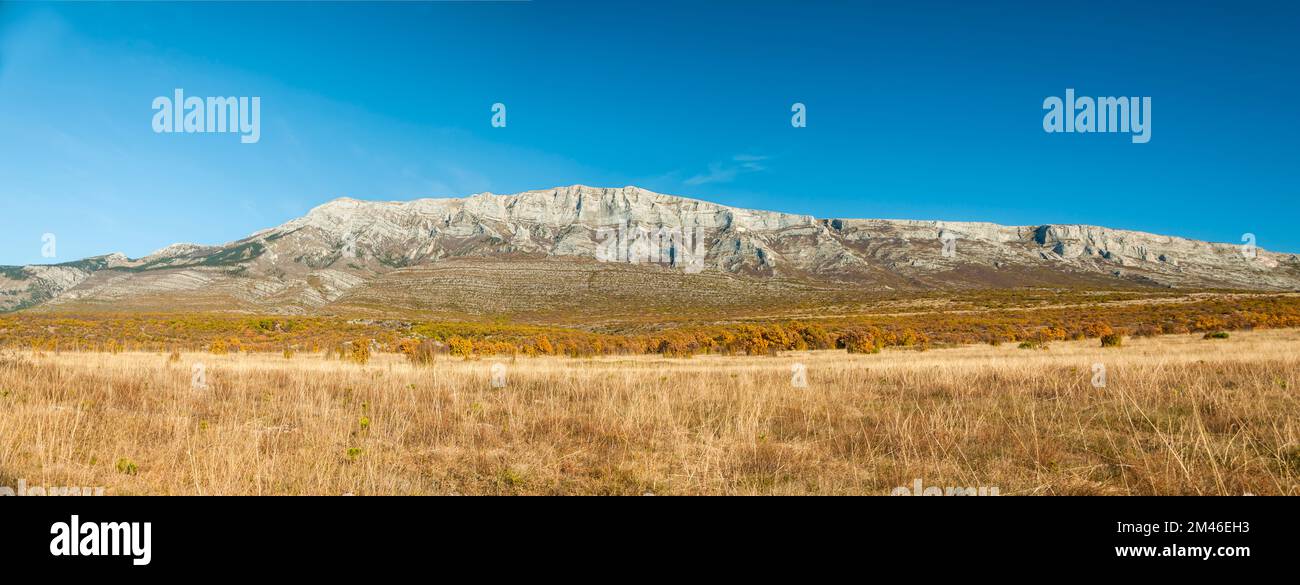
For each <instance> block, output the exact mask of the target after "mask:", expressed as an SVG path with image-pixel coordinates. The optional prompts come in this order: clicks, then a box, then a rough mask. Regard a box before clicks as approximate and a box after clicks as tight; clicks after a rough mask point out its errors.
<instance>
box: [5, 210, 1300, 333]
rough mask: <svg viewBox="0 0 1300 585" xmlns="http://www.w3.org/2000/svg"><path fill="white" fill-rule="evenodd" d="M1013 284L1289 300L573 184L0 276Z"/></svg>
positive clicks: (11, 294)
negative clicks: (1203, 291) (1198, 291)
mask: <svg viewBox="0 0 1300 585" xmlns="http://www.w3.org/2000/svg"><path fill="white" fill-rule="evenodd" d="M945 240H948V241H951V242H952V243H951V244H949V245H948V249H947V253H945ZM1014 286H1054V287H1077V288H1116V287H1121V288H1126V287H1174V288H1185V289H1195V288H1230V289H1250V290H1300V258H1297V256H1296V255H1291V254H1277V253H1273V252H1267V251H1264V250H1258V251H1257V255H1256V256H1255V257H1253V258H1250V257H1247V255H1246V254H1243V251H1242V249H1241V247H1240V246H1235V245H1229V244H1213V243H1208V242H1201V241H1196V240H1189V239H1184V238H1178V237H1171V236H1160V235H1154V234H1147V233H1142V232H1134V231H1125V230H1113V229H1107V228H1101V227H1095V226H1084V225H1038V226H1000V225H995V224H989V223H972V222H942V221H905V220H865V219H817V218H814V217H812V216H807V215H794V214H787V213H777V212H768V211H755V210H748V209H738V208H733V207H727V206H723V205H718V204H714V203H709V202H706V201H699V200H694V199H687V198H682V197H675V196H671V195H662V194H658V193H652V192H650V191H646V190H643V189H639V188H636V187H625V188H621V189H602V188H592V187H585V186H572V187H561V188H556V189H548V190H541V191H528V192H525V193H519V194H516V195H494V194H491V193H484V194H479V195H474V196H470V197H466V198H448V199H418V200H414V201H409V202H367V201H358V200H355V199H346V198H345V199H338V200H335V201H331V202H329V203H326V204H324V205H321V206H319V207H317V208H315V209H313V210H312V211H311V212H310V213H308V214H307V215H306V216H304V217H301V218H298V219H295V220H292V221H290V222H288V223H285V224H284V225H281V226H278V227H275V228H271V229H268V230H264V231H261V232H258V233H256V234H253V235H251V236H249V237H247V238H244V239H242V240H239V241H236V242H231V243H229V244H225V245H219V246H205V245H197V244H175V245H172V246H168V247H166V248H164V249H162V250H159V251H157V252H155V253H153V254H150V255H149V256H146V257H144V258H139V259H135V260H131V259H127V258H125V257H123V256H121V255H110V256H102V257H97V258H91V259H87V260H83V261H80V262H75V263H69V264H63V265H57V266H27V267H21V268H19V267H4V268H0V310H16V309H24V308H30V307H39V308H40V310H54V311H57V310H141V311H166V310H236V311H251V312H280V313H312V312H322V311H326V312H333V311H340V310H348V309H360V308H370V309H374V310H384V309H391V310H395V311H401V310H420V311H433V312H447V313H456V312H468V313H491V312H505V313H512V314H513V313H518V312H521V311H523V312H528V311H535V310H545V309H547V308H548V307H549V308H552V309H555V308H562V307H567V306H572V305H574V303H575V302H577V301H579V300H582V301H583V302H612V301H611V300H612V299H625V300H626V301H627V302H629V303H634V304H633V305H630V306H629V307H630V308H632V309H635V306H636V305H635V303H660V302H676V303H679V304H682V305H691V304H692V303H702V304H703V306H710V302H717V303H722V304H728V303H731V304H735V303H750V302H782V301H783V299H785V300H788V299H792V298H799V299H802V298H805V297H809V298H812V297H817V296H819V295H827V294H830V291H837V294H838V293H845V294H852V293H863V292H873V291H910V290H917V291H923V290H936V289H954V288H955V289H962V288H1002V287H1014ZM710 298H712V299H714V301H708V299H710ZM584 299H585V300H584Z"/></svg>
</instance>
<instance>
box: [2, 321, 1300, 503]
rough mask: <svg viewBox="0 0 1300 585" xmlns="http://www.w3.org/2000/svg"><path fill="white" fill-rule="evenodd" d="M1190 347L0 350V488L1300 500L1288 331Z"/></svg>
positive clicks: (1298, 354)
mask: <svg viewBox="0 0 1300 585" xmlns="http://www.w3.org/2000/svg"><path fill="white" fill-rule="evenodd" d="M1204 337H1205V336H1203V335H1202V334H1199V333H1197V334H1176V335H1163V336H1157V337H1149V338H1123V340H1122V345H1121V346H1119V347H1106V348H1103V347H1101V344H1100V343H1099V342H1098V340H1097V339H1084V340H1069V341H1051V342H1049V343H1045V344H1041V347H1042V348H1033V347H1031V348H1021V347H1018V346H1017V345H1016V344H1014V343H1005V344H1001V345H996V346H994V345H989V344H977V345H966V346H957V347H940V348H934V349H930V350H928V351H918V350H917V349H911V348H901V347H898V348H895V347H887V348H885V349H884V350H883V351H880V352H879V353H847V352H845V351H844V350H842V349H840V350H822V351H784V352H780V353H778V354H776V355H764V356H741V355H735V356H727V355H699V356H695V357H691V358H668V357H663V356H660V355H626V356H596V357H589V358H570V357H558V356H537V357H526V356H524V355H518V356H514V357H508V356H507V357H499V358H493V357H481V358H475V357H474V356H471V357H469V358H463V357H452V356H448V355H445V354H443V355H437V356H434V357H433V361H432V363H429V364H416V363H413V362H412V361H411V360H408V359H406V357H405V356H403V355H401V354H398V353H389V352H376V353H375V354H374V355H373V356H370V359H369V361H368V362H367V363H364V364H359V363H356V362H355V361H350V360H347V359H339V358H338V357H332V358H331V357H326V355H325V353H324V352H321V353H315V352H298V353H296V354H291V353H288V352H286V353H270V352H267V353H256V352H254V353H248V352H242V353H241V352H231V353H227V354H223V355H213V354H212V353H210V352H183V351H182V352H176V353H169V352H167V351H161V352H157V351H150V352H141V351H122V352H118V353H111V352H74V351H41V350H33V349H27V348H22V349H9V350H5V351H4V352H3V353H0V486H14V485H16V484H17V482H18V481H19V480H20V479H21V480H24V481H25V482H26V483H27V484H28V485H51V486H56V485H77V486H104V487H105V488H106V492H107V493H108V494H110V495H125V494H324V495H340V494H357V495H378V494H463V495H470V494H629V495H641V494H646V493H653V494H657V495H686V494H881V495H884V494H889V493H890V492H891V491H892V490H893V489H894V488H896V487H899V486H908V487H910V486H912V485H913V483H914V481H915V480H916V479H920V480H921V481H922V482H923V483H924V485H926V486H958V487H976V486H993V487H997V488H998V490H999V493H1001V494H1002V495H1048V494H1216V495H1238V494H1243V493H1253V494H1260V495H1264V494H1290V495H1300V401H1298V400H1297V392H1296V388H1297V385H1298V384H1300V330H1295V329H1275V330H1256V331H1235V332H1232V333H1231V334H1230V335H1229V336H1228V338H1226V339H1206V338H1204ZM498 363H500V364H502V365H503V366H504V371H503V373H504V385H503V386H502V385H501V382H502V380H501V379H500V378H501V376H500V374H501V373H502V372H500V371H498V372H497V379H496V380H495V382H496V383H495V384H494V378H493V376H494V372H493V366H494V365H495V364H498ZM199 364H201V366H202V367H201V368H200V367H196V366H198V365H199ZM796 364H802V366H803V371H804V372H806V376H804V377H803V378H805V379H806V385H805V384H802V383H801V382H802V381H803V379H801V377H800V376H798V375H796V372H795V370H794V369H795V367H796ZM1096 364H1100V365H1101V367H1103V368H1104V373H1105V385H1104V387H1098V386H1097V385H1096V384H1094V382H1098V381H1099V379H1098V373H1099V370H1098V369H1097V366H1096ZM496 386H501V387H496Z"/></svg>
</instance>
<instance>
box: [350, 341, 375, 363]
mask: <svg viewBox="0 0 1300 585" xmlns="http://www.w3.org/2000/svg"><path fill="white" fill-rule="evenodd" d="M349 345H351V347H349V348H347V350H348V351H347V352H345V355H347V357H348V360H350V361H352V362H353V363H355V364H359V365H363V366H364V365H366V364H367V363H370V340H369V339H357V340H355V341H351V342H349Z"/></svg>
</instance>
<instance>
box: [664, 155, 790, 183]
mask: <svg viewBox="0 0 1300 585" xmlns="http://www.w3.org/2000/svg"><path fill="white" fill-rule="evenodd" d="M768 158H770V157H767V156H760V155H753V154H738V155H736V156H733V157H731V160H728V161H723V162H714V163H709V171H708V172H707V173H704V174H699V175H695V176H693V177H691V178H689V179H686V181H684V182H685V183H686V184H687V185H704V184H707V183H730V182H732V181H734V180H736V177H738V176H740V175H742V174H747V173H757V172H760V171H765V170H767V166H766V165H764V164H763V161H765V160H767V159H768Z"/></svg>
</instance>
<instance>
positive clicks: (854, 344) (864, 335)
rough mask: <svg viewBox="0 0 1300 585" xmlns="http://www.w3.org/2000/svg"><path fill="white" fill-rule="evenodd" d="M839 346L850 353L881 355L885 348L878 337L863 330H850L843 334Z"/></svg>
mask: <svg viewBox="0 0 1300 585" xmlns="http://www.w3.org/2000/svg"><path fill="white" fill-rule="evenodd" d="M838 345H839V346H840V347H843V348H844V349H845V351H847V352H848V353H880V350H881V349H882V348H883V347H884V345H883V344H882V343H881V342H880V340H879V339H878V338H877V337H876V336H874V335H872V334H871V333H869V332H867V331H864V330H862V329H849V330H847V331H845V332H843V333H841V334H840V339H839V343H838Z"/></svg>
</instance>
